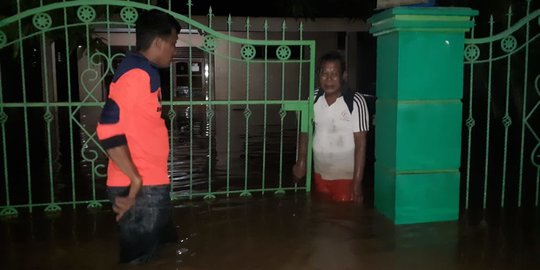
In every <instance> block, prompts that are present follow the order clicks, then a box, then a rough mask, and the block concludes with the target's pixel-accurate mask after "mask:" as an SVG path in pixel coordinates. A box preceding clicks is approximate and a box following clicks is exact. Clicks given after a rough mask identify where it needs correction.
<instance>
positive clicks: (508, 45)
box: [501, 36, 517, 52]
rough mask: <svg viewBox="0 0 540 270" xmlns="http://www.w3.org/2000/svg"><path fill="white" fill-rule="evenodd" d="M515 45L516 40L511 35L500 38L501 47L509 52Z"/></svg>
mask: <svg viewBox="0 0 540 270" xmlns="http://www.w3.org/2000/svg"><path fill="white" fill-rule="evenodd" d="M516 47H517V40H516V38H515V37H513V36H507V37H505V38H504V39H503V40H501V49H502V50H503V51H505V52H511V51H513V50H515V49H516Z"/></svg>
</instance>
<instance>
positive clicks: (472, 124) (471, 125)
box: [465, 117, 475, 128]
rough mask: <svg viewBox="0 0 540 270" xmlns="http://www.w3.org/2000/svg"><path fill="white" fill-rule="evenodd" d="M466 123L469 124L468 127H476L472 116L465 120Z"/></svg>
mask: <svg viewBox="0 0 540 270" xmlns="http://www.w3.org/2000/svg"><path fill="white" fill-rule="evenodd" d="M465 124H466V125H467V127H468V128H472V127H474V125H475V121H474V118H472V117H469V118H467V121H466V122H465Z"/></svg>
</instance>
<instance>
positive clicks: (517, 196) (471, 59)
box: [464, 0, 540, 209]
mask: <svg viewBox="0 0 540 270" xmlns="http://www.w3.org/2000/svg"><path fill="white" fill-rule="evenodd" d="M526 2H527V9H526V13H525V15H524V16H523V18H521V19H520V20H518V21H517V22H515V23H513V22H512V18H513V15H514V14H513V12H512V8H511V7H510V8H509V9H508V14H507V15H508V16H507V18H508V19H507V22H506V29H505V30H503V31H501V32H500V33H494V24H495V21H494V19H493V16H491V17H490V21H489V26H490V29H489V35H488V36H487V37H482V38H478V37H476V36H475V32H474V30H473V31H472V32H471V37H470V38H468V39H466V40H465V51H464V52H465V53H464V56H465V61H466V67H467V68H468V69H469V82H468V87H467V88H466V89H465V90H466V91H468V94H469V95H468V103H467V108H468V116H467V121H466V126H467V128H468V133H467V157H466V158H467V163H466V164H467V165H466V175H465V177H466V180H465V181H466V184H467V188H466V194H465V209H469V208H471V207H480V208H483V209H485V208H490V207H500V208H506V207H522V206H524V200H525V199H524V197H525V196H527V195H526V194H525V191H524V185H528V186H529V187H534V189H533V190H532V191H530V190H531V189H529V191H530V192H529V193H528V194H529V195H528V196H532V195H531V194H534V200H529V201H530V202H531V201H534V202H533V203H530V204H529V206H534V207H538V203H539V202H538V197H539V193H540V182H539V181H538V179H539V175H540V164H539V162H538V158H539V156H538V150H539V148H540V136H539V131H538V129H537V127H538V124H536V122H535V121H537V120H534V118H533V117H532V116H533V115H535V114H537V112H538V108H539V107H540V90H539V89H540V85H539V83H538V81H539V78H540V75H536V77H535V79H534V80H532V79H531V77H530V75H531V70H532V72H538V70H537V69H534V68H533V66H532V65H531V63H532V62H530V61H529V60H530V59H529V58H530V47H531V45H532V44H534V42H535V41H536V40H537V39H538V37H540V33H538V32H537V33H534V32H532V31H531V23H538V22H540V21H539V20H538V18H539V17H540V10H536V11H533V12H531V10H530V7H531V0H527V1H526ZM484 51H487V53H482V52H484ZM515 63H518V64H519V65H516V64H515ZM486 64H487V67H486ZM497 69H502V70H503V71H499V73H497V75H494V74H495V73H496V70H497ZM515 70H518V71H517V72H515ZM479 72H480V73H487V74H488V75H487V87H484V86H483V83H478V82H483V81H484V80H485V79H484V78H478V75H477V74H478V73H479ZM499 74H500V76H499ZM534 75H535V74H533V76H534ZM519 76H523V80H522V89H519V88H517V89H516V86H515V83H514V81H516V79H515V78H516V77H518V78H519ZM498 77H500V78H504V87H502V86H500V85H502V84H501V83H500V82H499V83H498V85H496V84H494V83H495V81H496V80H497V79H498ZM513 78H514V79H513ZM499 81H500V80H499ZM533 88H534V90H535V91H532V90H531V89H533ZM517 90H522V91H517ZM519 92H521V95H520V94H519ZM484 93H485V96H486V99H485V100H481V99H479V98H478V97H479V96H483V95H484ZM498 93H504V95H502V96H503V97H504V99H503V102H501V101H496V100H494V98H493V95H494V94H498ZM479 102H484V103H485V106H484V107H482V106H481V104H479ZM495 106H497V107H499V106H500V107H502V108H503V109H501V110H502V113H500V112H499V113H494V111H493V108H494V107H495ZM516 106H517V110H516V109H515V108H514V109H513V108H512V107H516ZM515 111H520V112H521V116H520V115H518V114H517V113H516V112H515ZM480 114H484V115H485V119H486V120H485V123H484V122H483V123H482V125H481V126H479V125H478V123H477V119H475V115H476V117H478V115H480ZM481 120H482V119H481ZM497 122H498V123H497ZM515 122H516V123H515ZM494 123H497V125H493V124H494ZM499 123H500V124H499ZM512 125H520V126H521V128H520V129H515V128H514V129H512V128H511V127H512ZM475 131H476V133H480V134H475ZM484 132H485V135H484V136H485V137H484V139H483V140H485V144H484V149H483V155H482V156H481V157H482V160H483V177H482V185H481V186H480V187H479V189H480V190H481V194H478V193H475V192H473V191H472V188H471V185H476V186H477V187H478V180H480V179H479V176H478V174H475V175H474V176H473V173H472V172H474V171H475V170H479V166H480V164H479V163H478V162H475V158H474V156H477V157H478V156H480V154H479V151H482V150H479V149H475V148H474V146H473V144H474V143H473V141H475V140H478V138H479V136H482V133H484ZM501 132H502V133H503V134H504V136H503V138H502V142H501V141H500V140H499V141H497V142H493V141H492V136H493V134H498V133H499V134H500V133H501ZM517 138H519V139H517ZM501 152H502V155H500V154H497V153H501ZM516 156H517V157H519V166H518V167H515V164H516V162H517V161H516V160H512V158H513V157H514V158H515V157H516ZM477 160H478V158H477V159H476V161H477ZM529 161H530V162H529ZM499 170H500V174H498V173H494V171H499ZM491 186H494V187H499V192H493V191H490V190H493V189H494V188H491ZM512 187H514V188H512ZM515 187H517V189H516V188H515ZM489 196H493V197H491V198H490V197H489ZM476 197H481V199H482V200H481V202H482V203H481V205H471V198H476ZM490 201H494V202H496V204H490Z"/></svg>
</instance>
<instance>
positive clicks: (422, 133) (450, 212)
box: [369, 7, 477, 224]
mask: <svg viewBox="0 0 540 270" xmlns="http://www.w3.org/2000/svg"><path fill="white" fill-rule="evenodd" d="M476 14H477V12H476V11H474V10H471V9H469V8H414V7H398V8H393V9H389V10H386V11H383V12H381V13H379V14H377V15H375V16H373V17H372V18H371V19H370V20H369V22H370V23H371V24H372V27H371V29H370V32H371V33H372V34H373V35H374V36H375V37H376V38H377V104H376V106H377V107H376V125H375V133H376V135H375V160H376V162H375V207H376V209H378V211H380V212H382V213H383V214H384V215H385V216H387V217H388V218H390V219H392V220H393V221H394V223H396V224H409V223H421V222H433V221H447V220H456V219H458V212H459V182H460V173H459V167H460V158H461V127H462V123H461V122H462V117H461V114H462V104H461V98H462V96H463V49H464V39H465V32H466V31H468V30H469V29H470V28H471V27H472V26H473V22H472V21H471V16H474V15H476Z"/></svg>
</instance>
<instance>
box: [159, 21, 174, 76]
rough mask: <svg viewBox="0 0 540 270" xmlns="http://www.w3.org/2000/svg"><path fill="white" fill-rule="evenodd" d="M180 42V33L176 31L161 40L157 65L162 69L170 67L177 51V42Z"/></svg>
mask: <svg viewBox="0 0 540 270" xmlns="http://www.w3.org/2000/svg"><path fill="white" fill-rule="evenodd" d="M177 40H178V33H177V32H176V30H171V34H170V35H169V36H168V37H166V38H164V39H162V38H159V43H160V46H159V50H160V53H159V58H158V63H156V64H157V65H158V66H159V67H161V68H166V67H169V64H170V63H171V60H172V58H173V56H174V52H175V50H176V41H177Z"/></svg>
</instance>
